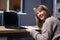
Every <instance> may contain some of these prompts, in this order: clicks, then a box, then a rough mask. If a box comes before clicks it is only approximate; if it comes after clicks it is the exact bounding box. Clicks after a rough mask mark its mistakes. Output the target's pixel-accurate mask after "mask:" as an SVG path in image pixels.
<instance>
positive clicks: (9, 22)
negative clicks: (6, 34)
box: [4, 11, 18, 28]
mask: <svg viewBox="0 0 60 40" xmlns="http://www.w3.org/2000/svg"><path fill="white" fill-rule="evenodd" d="M4 25H5V27H6V28H18V15H17V13H15V12H7V11H5V12H4Z"/></svg>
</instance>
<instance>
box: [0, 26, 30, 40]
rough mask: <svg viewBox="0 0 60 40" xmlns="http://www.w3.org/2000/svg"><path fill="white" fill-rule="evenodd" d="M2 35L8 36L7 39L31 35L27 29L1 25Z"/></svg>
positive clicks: (0, 32) (0, 31)
mask: <svg viewBox="0 0 60 40" xmlns="http://www.w3.org/2000/svg"><path fill="white" fill-rule="evenodd" d="M0 37H7V40H13V39H17V38H27V37H30V35H29V33H28V32H27V31H26V30H25V29H9V28H5V27H4V26H0Z"/></svg>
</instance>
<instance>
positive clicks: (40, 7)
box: [36, 5, 50, 27]
mask: <svg viewBox="0 0 60 40" xmlns="http://www.w3.org/2000/svg"><path fill="white" fill-rule="evenodd" d="M36 10H39V11H42V10H44V11H46V13H47V17H50V12H49V10H48V8H47V6H45V5H39V6H37V7H36ZM36 20H37V25H38V26H39V25H41V26H42V25H43V23H44V22H43V21H42V20H40V19H38V18H37V19H36ZM41 26H40V27H41Z"/></svg>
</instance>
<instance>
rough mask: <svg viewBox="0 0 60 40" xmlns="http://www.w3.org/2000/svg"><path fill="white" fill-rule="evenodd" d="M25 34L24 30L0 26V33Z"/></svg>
mask: <svg viewBox="0 0 60 40" xmlns="http://www.w3.org/2000/svg"><path fill="white" fill-rule="evenodd" d="M22 32H27V31H26V30H25V29H9V28H5V27H4V26H0V33H22Z"/></svg>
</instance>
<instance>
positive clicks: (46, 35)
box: [26, 5, 59, 40]
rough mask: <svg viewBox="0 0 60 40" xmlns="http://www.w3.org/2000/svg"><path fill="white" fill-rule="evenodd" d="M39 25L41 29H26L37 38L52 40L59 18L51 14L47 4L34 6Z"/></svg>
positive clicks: (39, 39)
mask: <svg viewBox="0 0 60 40" xmlns="http://www.w3.org/2000/svg"><path fill="white" fill-rule="evenodd" d="M34 12H35V15H36V20H37V25H38V27H39V28H40V31H36V30H32V29H26V30H27V31H28V32H30V34H31V35H32V36H33V38H35V40H52V37H53V33H54V31H55V28H56V27H57V25H58V22H59V20H58V19H57V18H55V17H53V16H51V15H50V13H49V11H48V8H47V7H46V6H45V5H39V6H38V7H36V8H34Z"/></svg>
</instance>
